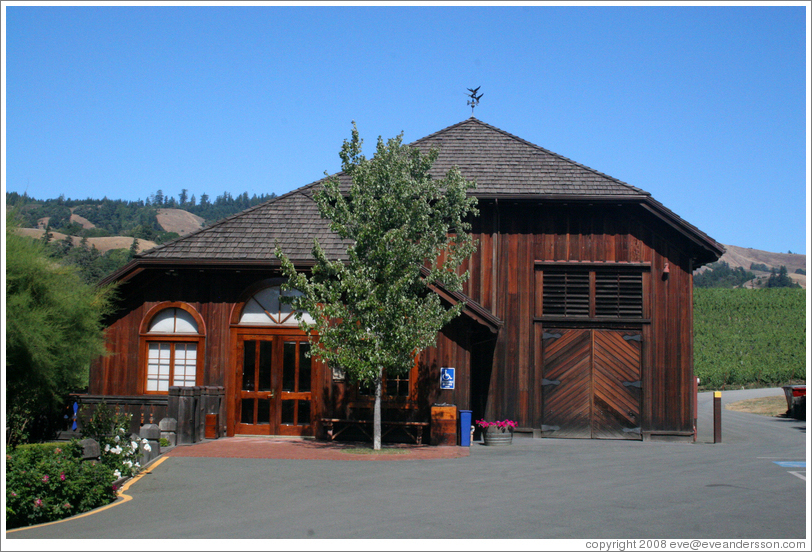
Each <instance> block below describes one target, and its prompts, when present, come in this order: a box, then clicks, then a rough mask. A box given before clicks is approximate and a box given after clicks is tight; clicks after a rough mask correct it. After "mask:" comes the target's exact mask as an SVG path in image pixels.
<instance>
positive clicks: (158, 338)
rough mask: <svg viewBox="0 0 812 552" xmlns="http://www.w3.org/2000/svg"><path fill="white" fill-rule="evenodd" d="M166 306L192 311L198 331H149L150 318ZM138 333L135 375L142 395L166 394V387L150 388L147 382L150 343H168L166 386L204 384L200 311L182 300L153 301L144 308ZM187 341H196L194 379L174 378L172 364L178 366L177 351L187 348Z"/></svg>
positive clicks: (202, 329) (202, 332)
mask: <svg viewBox="0 0 812 552" xmlns="http://www.w3.org/2000/svg"><path fill="white" fill-rule="evenodd" d="M167 309H180V310H183V311H185V312H186V313H188V314H189V315H191V317H192V318H193V319H194V321H195V323H196V324H197V333H168V332H167V333H164V332H150V331H149V329H150V326H151V324H152V321H153V320H154V319H155V317H156V316H157V315H159V314H160V313H162V312H164V311H165V310H167ZM139 334H140V341H141V347H140V352H141V362H140V363H139V367H140V369H139V376H138V389H139V392H140V393H141V394H144V395H166V394H168V392H169V391H168V389H167V390H156V389H150V384H149V381H148V380H149V375H150V374H149V363H150V348H151V346H154V345H156V344H157V345H158V346H159V347H160V346H161V345H167V346H168V347H167V350H168V354H169V355H170V356H169V376H168V377H169V380H168V386H167V387H169V386H175V385H181V384H182V385H181V386H186V387H191V386H193V385H195V386H197V385H202V384H203V367H204V364H205V363H204V358H205V352H206V351H205V344H206V325H205V323H204V322H203V318H202V317H201V316H200V314H199V313H198V312H197V311H196V310H195V309H194V308H193V307H192V306H191V305H188V304H187V303H182V302H177V301H175V302H168V301H167V302H163V303H159V304H157V305H155V306H154V307H152V308H150V309H149V311H147V313H146V315H144V318H143V319H142V321H141V327H140V330H139ZM190 344H194V345H195V354H196V358H195V376H194V378H195V379H194V383H193V384H192V383H190V382H188V381H187V382H177V383H176V382H175V376H176V373H175V368H176V367H177V366H178V361H177V357H176V354H177V352H178V351H179V350H181V346H183V348H184V349H186V348H188V346H189V345H190Z"/></svg>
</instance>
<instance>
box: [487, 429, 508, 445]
mask: <svg viewBox="0 0 812 552" xmlns="http://www.w3.org/2000/svg"><path fill="white" fill-rule="evenodd" d="M482 438H483V439H484V440H485V445H486V446H489V447H498V446H503V445H510V444H513V433H512V432H510V431H506V432H504V433H502V432H501V431H494V432H488V431H486V432H485V433H483V434H482Z"/></svg>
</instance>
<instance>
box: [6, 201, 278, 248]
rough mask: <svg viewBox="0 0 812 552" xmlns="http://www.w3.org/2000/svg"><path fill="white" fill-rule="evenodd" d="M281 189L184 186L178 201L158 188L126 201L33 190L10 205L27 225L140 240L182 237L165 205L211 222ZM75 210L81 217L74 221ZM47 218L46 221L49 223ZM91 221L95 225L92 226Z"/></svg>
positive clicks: (80, 233)
mask: <svg viewBox="0 0 812 552" xmlns="http://www.w3.org/2000/svg"><path fill="white" fill-rule="evenodd" d="M274 197H276V194H262V195H260V196H258V195H256V194H254V195H253V196H250V197H249V196H248V192H244V193H242V194H240V195H238V196H237V197H234V196H232V195H231V194H230V193H229V192H223V194H222V195H219V196H217V197H216V198H215V199H214V201H212V200H211V199H210V198H209V196H208V194H205V193H204V194H202V195H201V196H200V199H199V200H198V199H197V198H196V197H195V196H194V195H192V196H189V194H188V190H186V189H184V190H181V193H180V194H178V199H177V200H176V199H175V198H174V197H172V196H165V195H164V193H163V191H161V190H158V191H157V192H156V193H155V194H153V195H151V196H150V197H149V198H147V199H146V200H138V201H125V200H121V199H108V198H106V197H105V198H102V199H93V198H87V199H70V198H67V199H66V198H65V197H64V196H60V197H58V198H56V199H36V198H33V197H31V196H28V195H27V194H23V195H20V194H19V193H17V192H6V205H8V206H9V207H10V208H13V209H14V210H15V211H16V212H17V215H18V217H19V220H20V226H21V227H23V228H44V227H47V229H48V230H51V231H55V232H61V233H63V234H68V235H70V236H76V237H79V238H95V237H105V236H130V237H133V238H138V239H140V240H150V241H154V242H155V243H159V244H160V243H164V242H166V241H169V240H172V239H174V238H177V237H178V234H177V233H174V232H167V231H166V230H165V229H164V228H163V227H161V225H160V223H159V222H158V210H159V209H182V210H184V211H188V212H189V213H192V214H193V215H197V216H199V217H201V218H203V219H204V220H205V223H204V224H205V225H209V224H212V223H213V222H216V221H218V220H220V219H223V218H226V217H229V216H231V215H234V214H236V213H239V212H240V211H244V210H245V209H248V208H249V207H253V206H255V205H259V204H260V203H264V202H266V201H268V200H269V199H272V198H274ZM71 215H76V216H77V217H81V218H80V219H77V218H76V217H74V220H71ZM41 221H47V222H44V224H43V223H42V222H41ZM85 221H87V222H89V223H90V225H92V226H93V227H92V228H86V227H85V226H88V225H87V224H83V223H84V222H85Z"/></svg>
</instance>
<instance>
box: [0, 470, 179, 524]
mask: <svg viewBox="0 0 812 552" xmlns="http://www.w3.org/2000/svg"><path fill="white" fill-rule="evenodd" d="M166 459H167V457H166V456H164V457H162V458H158V459H157V460H155V462H153V463H152V464H150V466H149V469H146V470H144V471H142V472H140V473H139V474H138V475H136V476H135V477H132V478H130V479H129V480H128V481H127V482H126V483H125V484H124V485H122V486H121V489H119V491H118V493H117V494H118V498H116V499H115V500H114V501H113V502H111V503H110V504H107V505H106V506H100V507H98V508H94V509H93V510H90V511H89V512H84V513H82V514H79V515H76V516H71V517H68V518H65V519H58V520H56V521H49V522H48V523H40V524H39V525H29V526H28V527H18V528H17V529H9V530H8V531H6V533H16V532H18V531H25V530H26V529H33V528H35V527H47V526H49V525H56V524H57V523H64V522H66V521H71V520H74V519H79V518H83V517H87V516H90V515H93V514H98V513H99V512H102V511H104V510H109V509H110V508H112V507H113V506H118V505H119V504H124V503H125V502H129V501H131V500H132V499H133V497H131V496H130V495H125V494H124V491H126V490H127V489H129V488H130V485H132V484H133V483H135V482H136V481H138V480H139V479H141V478H142V477H143V476H145V475H147V474H148V473H151V472H152V469H153V468H155V467H156V466H157V465H158V464H160V463H161V462H163V461H164V460H166Z"/></svg>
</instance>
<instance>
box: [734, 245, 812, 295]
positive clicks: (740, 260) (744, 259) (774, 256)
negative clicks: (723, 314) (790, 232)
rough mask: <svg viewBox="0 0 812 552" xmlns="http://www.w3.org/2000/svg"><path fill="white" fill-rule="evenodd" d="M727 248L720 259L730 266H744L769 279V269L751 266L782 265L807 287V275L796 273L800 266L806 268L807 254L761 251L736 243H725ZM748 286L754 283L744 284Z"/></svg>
mask: <svg viewBox="0 0 812 552" xmlns="http://www.w3.org/2000/svg"><path fill="white" fill-rule="evenodd" d="M725 249H726V250H727V251H726V252H725V254H724V255H722V258H721V259H719V260H720V261H724V262H726V263H727V264H729V265H730V268H736V267H742V268H743V269H744V270H749V271H751V272H752V273H753V274H755V275H756V276H757V277H758V276H760V277H761V278H762V279H765V280H766V279H767V278H769V276H770V272H769V271H763V270H762V271H759V270H753V269H751V268H750V266H751V265H752V264H753V263H755V264H763V265H766V266H768V267H770V268H775V269H776V270H777V269H778V268H780V267H781V266H785V267H787V271H788V272H789V277H790V278H792V280H793V281H794V282H796V283H798V284H800V286H801V287H802V288H804V289H806V275H804V274H795V271H796V270H797V269H799V268H801V269H803V270H806V255H805V254H795V253H771V252H769V251H761V250H759V249H753V248H750V247H738V246H736V245H725ZM744 287H746V288H752V287H753V283H751V282H748V283H746V284H744Z"/></svg>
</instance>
